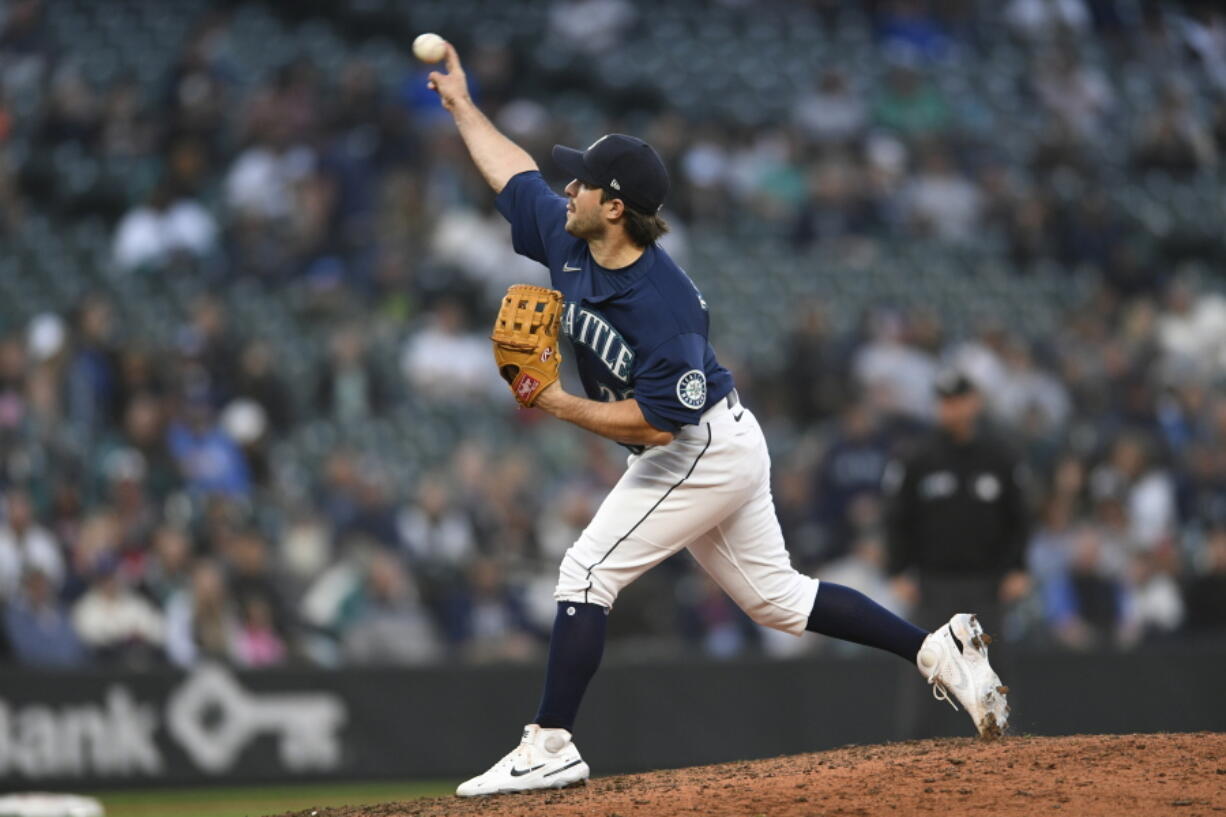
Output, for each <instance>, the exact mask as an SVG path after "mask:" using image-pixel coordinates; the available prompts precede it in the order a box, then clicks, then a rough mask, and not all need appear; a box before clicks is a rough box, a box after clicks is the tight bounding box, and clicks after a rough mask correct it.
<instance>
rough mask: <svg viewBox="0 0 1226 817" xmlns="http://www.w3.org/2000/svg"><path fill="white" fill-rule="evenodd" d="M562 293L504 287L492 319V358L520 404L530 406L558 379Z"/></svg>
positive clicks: (535, 288) (523, 287)
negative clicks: (500, 303) (503, 295)
mask: <svg viewBox="0 0 1226 817" xmlns="http://www.w3.org/2000/svg"><path fill="white" fill-rule="evenodd" d="M561 318H562V293H561V292H558V291H557V290H556V289H545V288H544V287H534V286H529V285H528V284H515V285H513V286H511V287H510V288H508V289H507V294H506V296H505V297H504V298H503V299H502V306H501V308H499V310H498V317H497V318H495V319H494V331H493V333H492V334H491V335H490V340H492V341H494V360H495V361H496V362H497V363H498V373H499V374H501V375H502V377H503V379H504V380H506V381H507V383H509V384H510V386H511V393H512V394H514V395H515V399H516V400H517V401H519V404H520V405H521V406H531V405H532V404H533V403H535V402H536V398H537V397H538V396H539V395H540V393H541V392H542V391H544V390H545V387H546V386H548V385H549V384H550V383H553V382H554V381H556V380H557V379H558V366H559V365H561V363H562V354H561V352H559V351H558V325H559V324H560V322H561Z"/></svg>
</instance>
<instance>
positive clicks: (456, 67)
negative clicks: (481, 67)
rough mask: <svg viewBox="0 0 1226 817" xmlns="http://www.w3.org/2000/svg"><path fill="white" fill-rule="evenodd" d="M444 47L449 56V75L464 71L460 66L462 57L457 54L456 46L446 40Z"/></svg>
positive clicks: (447, 57) (447, 58) (447, 59)
mask: <svg viewBox="0 0 1226 817" xmlns="http://www.w3.org/2000/svg"><path fill="white" fill-rule="evenodd" d="M443 45H444V46H445V47H446V49H447V56H446V57H445V59H446V61H447V63H446V64H447V73H448V74H454V73H455V72H456V71H463V70H464V69H463V68H462V67H461V66H460V55H459V53H458V52H456V50H455V46H454V45H452V44H451V43H449V42H447V41H446V40H444V41H443Z"/></svg>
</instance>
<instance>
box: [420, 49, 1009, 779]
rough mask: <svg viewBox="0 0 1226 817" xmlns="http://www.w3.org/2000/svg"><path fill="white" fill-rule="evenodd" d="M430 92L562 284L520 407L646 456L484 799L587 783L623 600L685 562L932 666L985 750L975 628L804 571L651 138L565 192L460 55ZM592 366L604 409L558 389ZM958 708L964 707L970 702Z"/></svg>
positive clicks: (991, 711) (605, 150)
mask: <svg viewBox="0 0 1226 817" xmlns="http://www.w3.org/2000/svg"><path fill="white" fill-rule="evenodd" d="M445 64H446V71H445V72H443V71H434V72H432V73H431V74H430V75H429V85H430V87H431V88H432V89H433V90H435V91H436V92H437V93H438V95H439V98H440V100H441V102H442V104H443V106H444V107H445V108H446V109H447V110H448V111H450V112H451V115H452V116H453V117H454V119H455V122H456V125H457V127H458V128H459V132H460V135H461V137H462V138H463V140H464V144H465V145H466V146H467V148H468V151H469V153H470V154H471V156H472V159H473V161H474V163H475V164H476V166H477V168H478V169H479V170H480V171H481V173H482V175H483V176H484V177H485V180H486V181H487V182H489V184H490V186H491V187H492V188H493V189H494V191H495V192H496V193H497V194H498V198H497V206H498V210H499V212H501V213H502V214H503V216H505V217H506V219H507V220H508V221H509V222H510V223H511V235H512V238H513V240H514V245H515V250H516V251H517V252H519V253H521V254H522V255H526V256H528V257H529V258H532V259H534V260H536V261H538V262H540V263H541V264H544V265H545V266H547V267H548V268H549V275H550V280H551V282H552V286H553V289H552V290H549V289H543V288H540V287H528V286H522V287H520V286H515V287H511V289H510V290H509V291H508V293H507V297H506V298H505V299H504V300H503V303H502V307H501V309H500V311H499V315H498V318H497V320H496V322H495V326H494V331H493V335H492V338H493V341H494V353H495V357H496V360H497V363H498V366H499V370H500V372H501V373H502V375H503V377H505V378H506V379H507V382H508V383H509V385H510V387H511V392H512V394H513V396H514V397H515V399H516V400H517V401H519V403H520V404H521V405H523V406H532V407H535V408H537V409H539V410H541V411H545V412H548V413H549V414H552V415H553V416H555V417H557V418H558V419H560V420H565V421H567V422H570V423H574V424H575V425H577V426H579V427H580V428H584V429H586V430H588V431H590V432H592V433H595V434H599V435H601V436H602V437H607V438H608V439H610V440H614V441H616V442H618V443H622V444H623V445H625V446H627V447H628V448H629V449H630V450H631V452H632V453H631V455H630V458H629V465H628V467H627V469H626V472H625V474H624V475H623V476H622V478H621V480H620V481H619V482H618V484H617V486H616V487H615V488H614V489H613V490H612V492H611V493H610V494H609V496H608V497H607V498H606V499H605V501H604V503H603V504H602V505H601V507H600V509H599V511H598V512H597V513H596V515H595V517H594V518H593V519H592V522H591V524H590V525H589V526H588V527H587V529H586V530H584V531H583V533H582V534H581V535H580V537H579V539H578V541H576V542H575V543H574V545H572V546H571V548H570V549H569V550H568V551H567V552H566V554H565V556H564V557H563V559H562V564H561V567H560V570H559V576H558V584H557V589H556V591H555V594H554V595H555V598H556V599H557V601H558V608H557V617H556V619H555V622H554V627H553V634H552V638H551V641H550V646H549V661H548V670H547V675H546V680H545V689H544V694H543V696H542V698H541V702H540V708H539V709H538V711H537V714H536V716H535V717H534V718H533V720H532V722H531V723H530V724H528V725H527V726H526V727H525V728H524V731H523V735H522V737H521V740H520V743H519V745H518V746H517V747H516V748H515V749H514V750H512V751H511V752H510V753H509V754H508V755H507V756H506V757H504V758H503V759H502V760H500V761H498V762H497V763H496V764H494V766H493V767H492V768H491V769H490V770H489V771H487V772H485V773H484V774H482V775H479V776H477V777H474V778H472V779H471V780H468V781H467V782H465V783H463V784H461V785H460V787H459V789H458V790H457V793H458V794H460V795H464V796H469V795H481V794H497V793H502V792H513V791H524V790H528V789H540V788H550V787H562V786H567V785H570V784H572V783H576V782H579V781H581V780H585V779H586V778H587V777H588V775H589V769H588V765H587V763H585V762H584V761H583V758H582V757H581V756H580V754H579V749H578V747H577V746H576V745H575V742H574V740H573V738H572V735H571V730H572V728H573V725H574V721H575V715H576V713H577V712H578V709H579V704H580V701H581V699H582V697H583V693H584V691H585V690H586V688H587V685H588V682H589V681H590V680H591V678H592V676H593V675H594V674H595V672H596V669H597V667H598V666H599V665H600V658H601V654H602V652H603V650H604V641H605V630H606V619H607V616H608V615H609V611H610V610H611V609H612V607H613V604H614V602H615V601H616V599H617V595H618V593H619V592H620V591H621V590H622V588H624V587H626V586H627V585H629V584H630V583H631V582H633V581H634V580H635V579H636V578H638V577H639V576H640V575H642V574H643V573H644V572H645V571H647V570H649V569H650V568H651V567H653V566H654V565H656V564H658V563H659V562H661V561H663V560H664V559H665V558H667V557H668V556H670V555H672V554H673V553H676V552H677V551H678V550H680V549H681V548H688V549H689V551H690V553H692V554H693V556H694V558H695V559H696V560H697V561H698V563H699V564H700V565H702V567H703V568H704V569H705V570H706V571H707V572H708V573H710V574H711V576H712V577H713V578H714V579H715V581H717V582H718V583H719V585H720V587H722V588H723V589H724V590H725V591H726V592H727V593H728V595H729V596H731V597H732V598H733V599H734V600H735V601H736V603H737V604H738V605H740V607H741V608H742V609H744V610H745V612H746V613H748V614H749V615H750V616H751V617H753V619H754V620H755V621H757V622H758V623H759V624H762V625H765V626H767V627H774V628H777V629H780V630H783V631H785V632H788V633H792V634H794V635H798V636H799V635H801V634H802V633H804V632H805V631H806V630H810V631H813V632H817V633H822V634H823V635H827V636H831V637H834V638H841V639H845V640H848V641H854V642H856V643H858V644H867V645H869V646H873V647H877V648H879V649H884V650H888V651H890V652H892V653H895V654H896V655H898V656H900V657H901V658H903V659H904V660H906V661H908V662H914V663H915V664H916V665H917V666H918V667H919V671H920V673H921V674H922V675H923V676H924V678H925V679H927V681H928V683H929V684H931V685H932V687H933V694H934V696H936V697H937V698H938V699H941V700H948V701H949V702H950V704H951V705H954V701H953V700H952V699H956V700H957V701H958V702H959V703H961V704H962V706H963V707H964V708H965V709H966V711H967V712H968V713H969V714H970V716H971V718H972V719H973V721H974V722H975V726H976V728H977V729H978V731H979V733H980V734H981V735H985V736H989V735H998V734H1000V732H1001V730H1002V729H1004V727H1005V726H1006V721H1007V717H1008V708H1007V706H1006V702H1005V695H1004V693H1005V692H1006V691H1007V690H1006V689H1005V688H1004V687H1002V686H1001V682H1000V679H999V678H998V677H997V675H996V673H995V672H994V671H993V670H992V668H991V666H990V664H989V663H988V651H987V646H986V645H987V643H988V640H989V639H988V638H987V636H985V635H984V633H983V630H982V628H981V627H980V625H979V623H978V621H977V619H976V618H975V616H973V615H971V614H967V613H959V614H957V615H955V616H953V618H951V619H950V620H949V622H948V623H947V624H945V625H943V626H942V627H940V628H939V629H938V630H936V631H935V632H933V633H931V634H930V633H926V632H924V631H923V630H921V629H919V628H918V627H915V626H913V625H911V624H909V623H907V622H906V621H903V620H902V619H900V618H898V617H897V616H895V615H894V614H892V613H890V612H888V611H887V610H885V609H884V608H882V607H881V606H880V605H878V604H876V603H875V602H873V601H872V600H870V599H869V598H868V597H866V596H864V595H863V594H861V593H859V592H858V591H856V590H852V589H851V588H848V587H843V586H841V585H837V584H831V583H828V582H825V583H822V584H820V586H819V584H818V582H817V580H816V579H812V578H809V577H808V576H804V575H802V574H800V573H798V572H796V571H795V570H794V569H793V568H792V566H791V562H790V560H789V558H788V553H787V550H786V548H785V546H784V542H783V535H782V533H781V531H780V528H779V523H778V521H777V520H776V517H775V510H774V505H773V501H772V499H771V490H770V459H769V456H768V454H767V447H766V441H765V439H764V438H763V435H762V429H761V428H760V427H759V425H758V422H757V420H756V419H755V418H754V415H753V412H752V411H750V410H749V409H748V408H747V407H746V406H745V405H744V404H742V403H741V401H740V399H739V397H738V396H737V392H736V389H735V387H734V384H733V380H732V375H731V374H729V372H728V370H727V369H725V368H724V367H723V366H721V365H720V364H719V361H718V360H717V359H716V357H715V353H714V351H713V350H712V348H711V345H710V343H708V340H707V334H708V328H709V323H710V321H709V317H708V313H707V303H706V301H705V300H704V299H703V297H702V294H701V293H700V292H699V290H698V289H697V287H695V285H694V283H693V282H692V281H691V280H690V278H689V277H688V276H687V275H686V273H685V272H684V271H683V270H682V269H681V268H680V267H678V266H677V264H676V263H674V262H673V260H672V259H671V258H670V257H669V256H668V254H667V253H666V252H664V250H662V249H661V248H660V247H659V245H658V244H657V243H656V241H657V239H658V238H659V237H660V236H661V235H662V234H663V233H664V232H665V231H666V230H667V229H668V228H667V225H666V224H665V222H664V220H663V219H662V218H661V217H660V215H659V213H660V208H661V206H662V205H663V203H664V199H665V196H666V195H667V194H668V190H669V180H668V174H667V172H666V170H665V168H664V165H663V163H662V162H661V161H660V157H659V156H658V155H657V154H656V152H655V151H654V150H653V149H652V148H651V146H650V145H648V144H647V143H646V142H644V141H643V140H641V139H636V138H634V137H631V136H624V135H621V134H609V135H607V136H602V137H601V138H600V139H598V140H597V141H596V142H595V143H593V144H592V145H591V146H590V147H588V148H587V149H586V150H575V149H572V148H567V147H561V146H558V147H555V148H554V149H553V161H554V162H555V164H557V166H558V167H560V168H561V169H562V170H563V171H565V173H566V174H567V175H568V176H571V177H573V180H572V181H571V182H570V183H569V184H567V185H566V189H565V195H564V196H559V195H557V194H556V193H554V192H553V191H552V190H551V189H550V188H549V186H548V185H547V184H546V182H545V181H544V179H543V178H542V177H541V174H540V172H539V171H538V169H537V165H536V163H535V162H534V161H533V160H532V157H531V156H529V155H528V154H527V153H526V152H525V151H524V150H523V149H521V148H520V147H519V146H517V145H516V144H515V143H513V142H512V141H511V140H510V139H508V138H507V137H505V136H504V135H503V134H502V133H500V132H499V131H498V130H497V129H496V128H495V127H494V126H493V124H491V123H490V121H489V120H488V119H487V118H486V117H485V116H484V115H483V114H482V113H481V111H480V110H478V109H477V107H476V106H475V105H474V104H473V101H472V99H471V98H470V96H469V92H468V84H467V80H466V79H465V75H464V69H463V67H462V66H461V64H460V58H459V56H458V55H457V53H456V51H455V49H454V48H453V47H452V46H451V45H450V44H448V45H447V46H446V63H445ZM563 335H565V336H566V337H567V338H569V340H570V344H569V348H570V350H572V351H573V354H574V355H575V361H576V363H577V366H578V370H579V376H580V379H581V381H582V386H583V393H584V395H585V396H579V395H577V394H571V393H570V392H567V391H566V390H564V389H563V388H562V385H561V383H560V382H559V381H558V364H559V362H560V360H561V354H560V350H559V348H558V343H559V339H560V337H561V336H563ZM954 707H955V709H956V708H957V706H956V705H954Z"/></svg>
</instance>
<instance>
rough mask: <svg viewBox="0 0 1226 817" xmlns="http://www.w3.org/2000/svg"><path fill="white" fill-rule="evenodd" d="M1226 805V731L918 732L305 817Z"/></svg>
mask: <svg viewBox="0 0 1226 817" xmlns="http://www.w3.org/2000/svg"><path fill="white" fill-rule="evenodd" d="M1053 813H1056V814H1067V815H1079V816H1082V815H1084V817H1097V816H1098V815H1111V816H1112V817H1115V816H1116V815H1124V814H1127V815H1156V814H1173V815H1179V817H1194V816H1197V817H1198V816H1199V815H1204V817H1210V816H1211V815H1220V814H1222V813H1226V734H1221V733H1210V732H1202V733H1198V734H1192V735H1169V734H1157V735H1089V736H1078V737H1063V738H1039V737H1009V738H1004V739H1003V740H998V741H993V742H984V741H979V740H975V739H972V738H958V739H947V740H925V741H912V742H909V743H897V744H890V745H885V746H853V747H849V748H844V749H836V750H833V751H830V752H819V753H817V754H811V755H799V756H794V757H781V758H773V759H771V760H756V761H747V762H741V763H725V764H721V765H718V766H703V767H700V768H693V769H678V770H675V771H659V772H650V773H648V774H635V775H623V776H621V777H604V778H600V779H597V780H593V781H591V782H589V783H588V784H587V785H585V786H580V787H576V788H572V789H566V790H562V791H549V792H531V793H528V794H513V795H501V796H497V797H477V798H459V797H439V798H431V799H429V800H416V801H412V802H408V803H386V804H383V805H378V806H360V807H351V808H339V809H320V810H318V811H317V812H316V811H310V810H307V811H303V812H299V813H298V814H296V815H294V816H293V817H311V816H312V815H314V817H443V816H444V815H446V817H461V816H462V815H476V814H480V815H484V816H485V817H538V816H542V817H637V816H638V815H642V817H647V815H651V817H659V816H660V815H676V814H695V815H711V817H724V816H725V815H727V817H732V815H735V817H757V815H764V817H800V816H801V815H806V817H807V816H808V815H876V814H889V815H892V817H901V816H902V815H908V814H935V815H942V817H946V815H961V814H982V815H991V817H1013V815H1016V816H1017V817H1022V816H1023V815H1025V817H1031V816H1032V815H1036V814H1053Z"/></svg>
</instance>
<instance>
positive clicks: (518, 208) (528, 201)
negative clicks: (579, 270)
mask: <svg viewBox="0 0 1226 817" xmlns="http://www.w3.org/2000/svg"><path fill="white" fill-rule="evenodd" d="M494 205H495V206H496V207H497V208H498V212H499V213H502V217H503V218H505V219H506V220H507V221H509V222H511V243H512V245H513V246H514V247H515V252H517V253H519V254H520V255H524V256H527V257H528V258H531V259H532V260H533V261H538V262H540V263H542V264H544V265H546V266H549V262H550V260H551V254H556V253H557V252H565V250H558V249H555V248H558V247H560V246H562V245H564V244H565V242H566V237H567V233H566V199H565V198H563V197H562V196H559V195H558V194H557V193H555V192H553V190H551V189H550V188H549V185H548V184H547V183H546V182H545V179H544V178H543V177H542V176H541V174H540V172H539V171H536V170H527V171H524V172H523V173H518V174H516V175H515V176H512V177H511V180H510V181H508V182H507V184H506V187H504V188H502V192H500V193H499V194H498V198H496V199H495V200H494Z"/></svg>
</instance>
